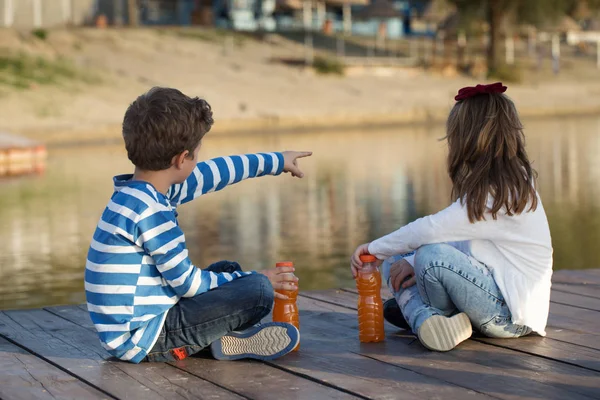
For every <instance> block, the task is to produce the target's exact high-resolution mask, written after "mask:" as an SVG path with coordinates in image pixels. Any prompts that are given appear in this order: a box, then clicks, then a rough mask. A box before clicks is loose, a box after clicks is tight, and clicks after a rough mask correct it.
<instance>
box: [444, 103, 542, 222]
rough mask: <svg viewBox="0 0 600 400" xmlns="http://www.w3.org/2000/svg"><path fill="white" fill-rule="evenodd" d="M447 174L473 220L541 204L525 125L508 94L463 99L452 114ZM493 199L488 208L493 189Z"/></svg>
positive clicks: (454, 190)
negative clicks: (526, 143) (485, 215)
mask: <svg viewBox="0 0 600 400" xmlns="http://www.w3.org/2000/svg"><path fill="white" fill-rule="evenodd" d="M446 128H447V135H446V139H448V148H449V154H448V174H449V175H450V179H451V180H452V184H453V188H452V198H453V199H454V200H456V199H460V200H461V202H462V203H463V204H466V207H467V212H468V215H469V220H470V221H471V222H476V221H480V220H483V219H485V217H484V213H485V212H487V211H489V212H490V213H491V214H492V218H493V219H496V217H497V215H498V212H500V211H501V210H502V212H503V213H506V214H507V215H509V216H512V215H515V214H521V213H522V212H524V211H525V209H526V208H527V207H528V206H529V208H528V209H527V211H533V210H535V209H536V208H537V204H538V201H537V194H536V189H535V180H536V177H537V174H536V172H535V171H534V170H533V168H532V167H531V164H530V162H529V159H528V157H527V153H526V152H525V136H524V134H523V125H522V124H521V121H520V119H519V115H518V113H517V110H516V108H515V105H514V103H513V102H512V101H511V100H510V99H509V98H508V97H507V96H505V95H504V94H499V93H491V94H479V95H476V96H473V97H469V98H466V99H464V100H461V101H458V102H457V103H456V104H455V105H454V107H453V108H452V111H450V116H449V117H448V123H447V127H446ZM490 194H491V195H492V197H493V199H494V203H493V205H492V207H491V209H489V210H488V207H487V199H488V195H490Z"/></svg>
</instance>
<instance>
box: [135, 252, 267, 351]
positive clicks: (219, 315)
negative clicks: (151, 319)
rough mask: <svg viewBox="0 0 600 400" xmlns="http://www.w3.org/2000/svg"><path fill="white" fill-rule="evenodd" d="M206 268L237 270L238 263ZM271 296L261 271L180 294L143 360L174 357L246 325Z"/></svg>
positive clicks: (258, 315) (255, 320)
mask: <svg viewBox="0 0 600 400" xmlns="http://www.w3.org/2000/svg"><path fill="white" fill-rule="evenodd" d="M206 270H208V271H213V272H216V273H220V272H234V271H241V267H240V265H239V264H238V263H235V262H231V261H220V262H218V263H215V264H213V265H211V266H209V267H208V268H207V269H206ZM273 299H274V292H273V286H272V285H271V282H269V279H267V277H266V276H264V275H262V274H252V275H247V276H243V277H241V278H238V279H235V280H233V281H231V282H229V283H227V284H225V285H222V286H219V287H217V288H215V289H213V290H210V291H208V292H206V293H202V294H199V295H198V296H195V297H187V298H186V297H184V298H182V299H181V300H180V301H179V302H178V303H177V304H176V305H175V306H173V308H171V309H170V310H169V311H168V313H167V318H166V320H165V325H164V326H163V328H162V331H161V332H160V336H159V337H158V341H157V342H156V344H155V345H154V347H152V350H150V352H149V353H148V356H147V357H146V361H159V362H165V361H175V360H177V359H181V358H183V356H190V355H192V354H195V353H197V352H199V351H200V350H202V349H204V348H206V347H208V346H209V345H210V344H211V343H212V342H214V341H215V340H218V339H220V338H221V337H223V336H224V335H226V334H228V333H230V332H232V331H237V330H243V329H246V328H250V327H251V326H253V325H255V324H257V323H259V322H260V320H261V319H262V318H263V317H265V316H266V315H268V314H269V312H271V308H272V307H273Z"/></svg>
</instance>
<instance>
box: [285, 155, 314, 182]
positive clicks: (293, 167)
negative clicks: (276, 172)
mask: <svg viewBox="0 0 600 400" xmlns="http://www.w3.org/2000/svg"><path fill="white" fill-rule="evenodd" d="M281 154H283V172H290V173H291V174H292V176H295V177H297V178H302V177H304V172H302V171H300V168H298V159H299V158H302V157H310V156H312V151H284V152H283V153H281Z"/></svg>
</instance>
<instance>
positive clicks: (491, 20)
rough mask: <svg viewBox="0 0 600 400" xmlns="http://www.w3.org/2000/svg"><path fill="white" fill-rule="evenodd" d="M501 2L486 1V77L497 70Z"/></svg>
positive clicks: (502, 15) (502, 16)
mask: <svg viewBox="0 0 600 400" xmlns="http://www.w3.org/2000/svg"><path fill="white" fill-rule="evenodd" d="M502 3H503V2H502V1H497V0H488V7H487V20H488V24H489V27H490V41H489V44H488V49H487V65H488V75H489V74H491V73H493V72H494V71H496V70H497V69H498V66H499V59H500V57H498V50H499V49H500V40H501V35H500V25H501V24H502V19H503V18H504V10H503V4H502Z"/></svg>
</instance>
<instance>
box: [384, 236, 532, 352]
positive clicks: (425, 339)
mask: <svg viewBox="0 0 600 400" xmlns="http://www.w3.org/2000/svg"><path fill="white" fill-rule="evenodd" d="M402 258H403V257H402V256H399V257H398V256H397V257H390V258H389V259H388V260H386V261H385V262H384V264H383V267H382V269H383V277H384V279H385V280H386V282H388V286H389V287H390V291H391V293H392V295H393V296H394V298H395V299H396V301H397V303H398V305H399V307H400V310H401V311H402V314H403V315H404V318H405V319H406V321H407V322H408V324H409V325H410V327H411V328H412V330H413V332H415V333H416V334H417V336H418V337H419V339H420V340H421V342H422V343H423V344H424V345H425V347H427V348H429V349H431V350H439V351H447V350H451V349H452V348H454V347H455V346H456V345H458V344H459V343H460V342H462V341H463V340H466V339H467V338H468V337H470V336H471V324H472V326H473V327H475V329H477V330H478V331H479V332H481V333H482V334H484V335H485V336H489V337H493V338H516V337H521V336H525V335H527V334H529V333H531V329H529V328H528V327H526V326H523V325H515V324H513V323H512V322H511V314H510V310H509V309H508V306H507V305H506V302H505V301H504V298H503V296H502V293H501V292H500V289H499V288H498V286H497V285H496V282H495V281H494V278H493V276H492V273H491V271H490V270H489V269H488V268H487V266H486V265H485V264H483V263H481V262H479V261H477V260H476V259H474V258H473V257H469V256H468V255H466V254H464V253H462V252H461V251H459V250H457V249H456V248H454V247H452V246H450V245H448V244H433V245H427V246H423V247H421V248H419V249H418V250H417V254H416V256H415V265H414V270H415V276H416V281H417V284H416V285H414V286H411V287H408V288H406V289H402V288H400V289H399V290H398V291H394V290H393V288H392V287H391V286H390V285H389V277H390V268H391V266H392V264H393V263H394V262H396V261H399V260H401V259H402ZM469 322H470V323H469Z"/></svg>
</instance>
